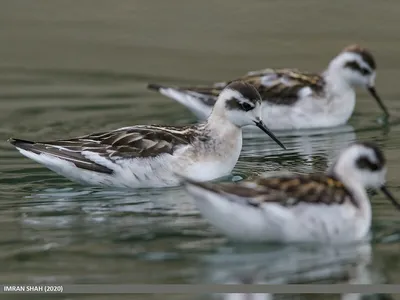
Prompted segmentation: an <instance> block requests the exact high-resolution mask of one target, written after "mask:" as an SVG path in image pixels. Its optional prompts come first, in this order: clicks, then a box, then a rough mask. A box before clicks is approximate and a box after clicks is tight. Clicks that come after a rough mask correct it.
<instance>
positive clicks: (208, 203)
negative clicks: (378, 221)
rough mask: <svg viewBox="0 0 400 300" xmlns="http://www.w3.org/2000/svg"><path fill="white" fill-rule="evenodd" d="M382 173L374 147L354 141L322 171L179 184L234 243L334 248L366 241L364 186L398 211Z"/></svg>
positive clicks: (368, 206) (367, 206) (368, 210)
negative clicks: (381, 196) (319, 245)
mask: <svg viewBox="0 0 400 300" xmlns="http://www.w3.org/2000/svg"><path fill="white" fill-rule="evenodd" d="M386 172H387V166H386V160H385V157H384V154H383V152H382V151H381V150H380V148H379V147H378V146H377V145H376V144H374V143H370V142H355V143H353V144H351V145H350V146H348V147H346V148H345V149H343V150H342V152H341V153H340V154H339V156H338V157H337V159H336V161H335V162H334V163H333V164H332V165H331V166H330V167H329V168H328V170H327V171H326V172H325V173H310V174H298V173H293V174H290V173H288V172H286V173H285V174H284V175H279V176H276V175H274V176H269V175H268V174H265V175H264V176H259V177H257V178H253V179H251V180H250V179H245V180H242V181H240V182H237V183H233V182H222V183H221V182H198V181H195V180H193V179H188V178H184V177H182V178H181V180H182V183H183V185H184V186H185V188H186V191H187V193H188V194H189V195H190V196H191V197H192V198H193V199H194V201H195V203H196V206H197V208H198V209H199V211H200V213H201V214H202V215H203V217H204V218H205V219H207V220H208V221H209V223H210V224H212V225H213V226H214V227H215V228H216V229H218V230H219V231H220V232H221V233H222V234H224V235H225V236H227V237H228V238H230V239H232V240H235V241H240V242H275V243H332V244H334V243H347V242H348V243H351V242H355V241H360V240H363V239H364V238H366V237H367V235H368V232H369V229H370V226H371V216H372V212H371V203H370V201H369V198H368V194H367V191H366V189H367V188H372V189H374V190H377V189H380V190H381V191H382V192H383V194H384V195H385V196H386V197H387V198H388V199H389V200H390V201H391V202H392V203H393V205H394V206H395V207H396V208H397V209H400V204H399V203H398V202H396V199H395V198H394V197H393V195H392V194H391V192H390V191H389V189H388V188H387V186H386V185H385V181H386Z"/></svg>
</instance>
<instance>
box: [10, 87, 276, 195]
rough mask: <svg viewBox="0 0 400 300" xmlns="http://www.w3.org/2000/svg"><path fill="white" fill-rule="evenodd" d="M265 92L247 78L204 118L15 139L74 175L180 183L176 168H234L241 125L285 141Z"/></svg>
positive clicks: (212, 171) (186, 171) (215, 171)
mask: <svg viewBox="0 0 400 300" xmlns="http://www.w3.org/2000/svg"><path fill="white" fill-rule="evenodd" d="M260 106H261V97H260V95H259V94H258V92H257V90H256V89H255V88H254V87H253V86H251V85H249V84H247V83H244V82H240V81H239V82H233V83H232V84H230V85H229V86H227V87H226V89H225V90H224V91H223V92H222V93H221V94H220V96H219V98H218V101H217V103H216V105H215V108H214V110H213V113H212V114H211V115H210V117H209V118H208V121H207V122H206V123H203V124H194V125H187V126H159V125H151V126H146V125H136V126H131V127H124V128H120V129H117V130H113V131H109V132H100V133H93V134H89V135H85V136H81V137H77V138H71V139H59V140H55V141H46V142H31V141H26V140H21V139H10V142H11V143H12V144H13V145H14V146H15V147H16V148H17V149H18V150H19V151H20V152H21V153H22V154H23V155H25V156H27V157H28V158H31V159H33V160H35V161H37V162H39V163H41V164H43V165H45V166H46V167H48V168H49V169H51V170H53V171H55V172H57V173H59V174H61V175H63V176H65V177H67V178H69V179H72V180H74V181H77V182H80V183H84V184H90V185H103V186H115V187H130V188H137V187H162V186H173V185H177V184H179V179H178V178H177V177H176V175H175V174H176V173H178V174H183V175H185V176H188V177H190V178H194V179H196V180H200V181H203V180H211V179H215V178H218V177H221V176H224V175H227V174H229V173H230V172H231V171H232V169H233V167H234V166H235V164H236V162H237V159H238V158H239V154H240V151H241V148H242V133H241V128H242V127H243V126H246V125H256V126H258V127H259V128H260V129H262V130H263V131H264V132H265V133H267V134H269V135H270V136H271V138H272V139H274V140H275V141H276V142H277V143H278V144H280V145H281V146H283V145H282V144H281V143H280V142H279V140H278V139H276V137H275V136H274V135H273V134H272V133H271V132H269V130H268V128H266V126H265V125H264V123H263V122H262V121H261V119H260V113H261V107H260Z"/></svg>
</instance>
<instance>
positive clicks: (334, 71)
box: [148, 45, 389, 130]
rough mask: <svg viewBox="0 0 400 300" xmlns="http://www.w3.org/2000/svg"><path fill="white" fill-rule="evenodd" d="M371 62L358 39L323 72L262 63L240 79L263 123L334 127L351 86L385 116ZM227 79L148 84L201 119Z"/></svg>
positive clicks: (345, 113)
mask: <svg viewBox="0 0 400 300" xmlns="http://www.w3.org/2000/svg"><path fill="white" fill-rule="evenodd" d="M375 77H376V62H375V59H374V57H373V56H372V54H371V53H370V52H369V51H368V50H367V49H365V48H362V47H360V46H358V45H351V46H348V47H346V48H345V49H344V50H343V51H342V52H341V53H339V54H338V55H337V56H336V57H335V58H333V59H332V60H331V62H330V63H329V65H328V67H327V69H326V70H325V71H324V72H322V73H308V72H302V71H299V70H297V69H265V70H260V71H253V72H249V73H247V74H246V75H244V76H242V77H241V78H240V80H243V81H245V82H248V83H250V84H252V85H254V86H255V87H256V88H257V90H258V91H259V93H260V94H261V97H262V99H263V102H264V105H263V112H262V115H263V116H264V119H265V122H266V125H267V126H268V128H270V129H274V130H293V129H307V128H321V127H333V126H338V125H341V124H345V123H346V122H347V121H348V120H349V118H350V117H351V115H352V113H353V111H354V107H355V103H356V94H355V88H357V87H362V88H366V89H367V90H368V91H369V92H370V94H371V95H372V96H373V97H374V98H375V100H376V101H377V103H378V104H379V106H380V107H381V108H382V110H383V111H384V113H385V115H386V116H387V117H388V116H389V112H388V110H387V108H386V107H385V105H384V104H383V102H382V100H381V98H380V97H379V95H378V93H377V91H376V89H375ZM227 84H229V81H226V82H218V83H215V84H213V85H211V86H194V87H174V86H172V87H168V86H163V85H159V84H154V83H150V84H149V85H148V88H149V89H151V90H155V91H158V92H160V93H161V94H162V95H165V96H167V97H169V98H172V99H174V100H176V101H178V102H179V103H181V104H183V105H184V106H186V107H187V108H188V109H189V110H190V111H192V112H193V113H194V114H195V115H196V116H197V117H198V118H199V119H206V118H207V117H208V116H209V115H210V113H211V110H212V107H213V106H214V104H215V102H216V100H217V97H218V95H219V93H220V92H221V91H222V90H223V88H224V87H225V86H226V85H227Z"/></svg>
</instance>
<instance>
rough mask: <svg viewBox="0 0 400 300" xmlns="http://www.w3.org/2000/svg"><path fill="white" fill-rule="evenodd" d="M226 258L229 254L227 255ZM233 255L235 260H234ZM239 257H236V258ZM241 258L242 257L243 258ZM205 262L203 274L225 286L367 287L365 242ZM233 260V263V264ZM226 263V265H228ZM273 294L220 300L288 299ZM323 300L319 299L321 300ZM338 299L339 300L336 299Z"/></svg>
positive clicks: (243, 254)
mask: <svg viewBox="0 0 400 300" xmlns="http://www.w3.org/2000/svg"><path fill="white" fill-rule="evenodd" d="M228 256H229V255H228ZM235 256H236V257H237V259H235ZM239 256H240V258H239ZM246 256H247V258H246V259H244V257H246ZM223 261H224V262H222V263H221V259H219V260H213V259H210V260H208V261H207V262H208V264H207V275H208V276H210V278H211V280H212V281H214V282H218V283H225V284H311V283H341V284H371V283H372V282H373V280H372V278H373V277H376V274H374V275H372V274H371V272H373V271H372V270H370V269H369V268H368V267H369V265H370V263H371V245H370V244H369V243H364V244H356V245H348V246H334V247H332V246H286V247H284V248H277V249H276V250H275V251H273V250H271V251H268V252H267V253H265V254H261V253H258V255H255V256H254V253H253V254H252V255H250V253H247V255H246V250H244V252H243V251H242V252H239V253H235V254H232V255H231V256H230V257H229V258H227V259H225V260H223ZM234 261H235V262H234ZM229 262H230V263H229ZM361 296H362V295H361V294H354V293H353V294H342V295H341V297H340V299H342V300H350V299H360V298H361ZM291 297H293V296H292V295H288V296H287V297H283V296H282V295H278V296H276V297H275V295H273V294H237V293H236V294H235V293H230V294H225V295H223V297H222V298H223V299H224V300H247V299H257V300H258V299H260V300H261V299H263V300H264V299H268V300H270V299H276V298H278V299H291ZM322 299H323V298H322ZM338 299H339V298H338Z"/></svg>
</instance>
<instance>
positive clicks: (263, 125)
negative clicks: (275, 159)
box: [253, 119, 286, 150]
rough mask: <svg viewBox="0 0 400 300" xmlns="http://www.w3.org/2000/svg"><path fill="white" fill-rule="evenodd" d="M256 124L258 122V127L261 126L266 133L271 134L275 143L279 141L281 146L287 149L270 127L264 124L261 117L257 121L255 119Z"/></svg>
mask: <svg viewBox="0 0 400 300" xmlns="http://www.w3.org/2000/svg"><path fill="white" fill-rule="evenodd" d="M253 122H254V124H256V126H257V127H258V128H260V129H261V130H262V131H264V132H265V133H266V134H268V135H269V136H270V138H271V139H273V140H274V141H275V143H277V144H278V145H279V146H281V147H282V148H283V149H285V150H286V147H285V146H284V145H283V144H282V143H281V141H280V140H278V138H277V137H276V136H275V135H274V134H273V133H272V132H271V131H270V130H269V129H268V127H267V126H266V125H265V124H264V122H263V121H262V120H260V119H258V120H257V121H253Z"/></svg>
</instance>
